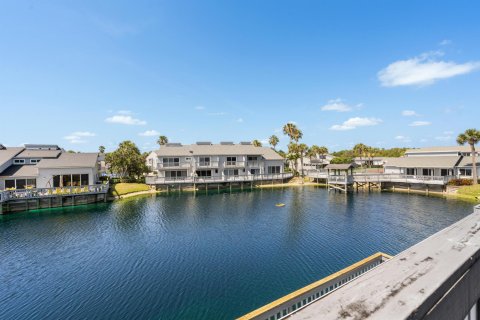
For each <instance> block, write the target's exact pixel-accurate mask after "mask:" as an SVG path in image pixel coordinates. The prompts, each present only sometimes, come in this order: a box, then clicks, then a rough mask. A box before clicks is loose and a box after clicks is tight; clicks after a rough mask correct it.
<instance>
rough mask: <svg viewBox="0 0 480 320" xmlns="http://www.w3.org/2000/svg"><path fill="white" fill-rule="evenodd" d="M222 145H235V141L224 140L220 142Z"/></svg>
mask: <svg viewBox="0 0 480 320" xmlns="http://www.w3.org/2000/svg"><path fill="white" fill-rule="evenodd" d="M220 144H221V145H222V146H233V142H231V141H222V142H220Z"/></svg>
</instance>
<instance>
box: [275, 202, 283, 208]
mask: <svg viewBox="0 0 480 320" xmlns="http://www.w3.org/2000/svg"><path fill="white" fill-rule="evenodd" d="M276 206H277V207H285V203H277V204H276Z"/></svg>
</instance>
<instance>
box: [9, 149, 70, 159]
mask: <svg viewBox="0 0 480 320" xmlns="http://www.w3.org/2000/svg"><path fill="white" fill-rule="evenodd" d="M60 153H62V150H35V149H32V150H29V149H25V150H23V151H22V152H21V153H20V154H18V155H17V156H16V157H15V158H56V157H58V156H59V154H60Z"/></svg>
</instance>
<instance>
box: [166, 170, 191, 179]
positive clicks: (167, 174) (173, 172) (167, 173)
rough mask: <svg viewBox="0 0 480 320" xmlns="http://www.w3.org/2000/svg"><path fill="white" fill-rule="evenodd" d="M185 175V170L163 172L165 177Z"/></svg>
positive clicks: (182, 176) (183, 176)
mask: <svg viewBox="0 0 480 320" xmlns="http://www.w3.org/2000/svg"><path fill="white" fill-rule="evenodd" d="M186 176H187V170H173V171H166V172H165V177H166V178H185V177H186Z"/></svg>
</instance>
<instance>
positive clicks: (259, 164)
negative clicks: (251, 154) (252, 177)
mask: <svg viewBox="0 0 480 320" xmlns="http://www.w3.org/2000/svg"><path fill="white" fill-rule="evenodd" d="M247 166H249V167H252V168H259V167H263V161H258V160H257V161H255V160H253V161H247Z"/></svg>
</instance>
